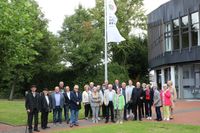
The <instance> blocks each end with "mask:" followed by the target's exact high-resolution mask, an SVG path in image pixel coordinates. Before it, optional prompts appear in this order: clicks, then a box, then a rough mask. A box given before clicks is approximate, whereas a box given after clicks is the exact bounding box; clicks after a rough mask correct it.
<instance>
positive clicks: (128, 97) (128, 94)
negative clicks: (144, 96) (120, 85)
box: [126, 85, 135, 102]
mask: <svg viewBox="0 0 200 133" xmlns="http://www.w3.org/2000/svg"><path fill="white" fill-rule="evenodd" d="M134 88H135V86H133V85H128V86H126V102H129V101H130V100H131V95H132V92H133V89H134Z"/></svg>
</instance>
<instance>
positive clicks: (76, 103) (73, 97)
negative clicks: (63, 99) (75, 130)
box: [70, 85, 82, 127]
mask: <svg viewBox="0 0 200 133" xmlns="http://www.w3.org/2000/svg"><path fill="white" fill-rule="evenodd" d="M78 89H79V86H78V85H75V86H74V91H72V92H71V94H70V111H71V117H70V127H73V126H79V124H78V114H79V110H80V109H81V101H82V95H81V93H80V92H79V91H78Z"/></svg>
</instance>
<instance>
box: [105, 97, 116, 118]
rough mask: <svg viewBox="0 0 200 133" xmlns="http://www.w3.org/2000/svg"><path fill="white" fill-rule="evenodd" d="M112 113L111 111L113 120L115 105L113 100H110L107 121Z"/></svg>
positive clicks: (107, 108)
mask: <svg viewBox="0 0 200 133" xmlns="http://www.w3.org/2000/svg"><path fill="white" fill-rule="evenodd" d="M110 113H111V121H114V106H113V102H112V101H110V102H109V104H108V106H106V121H108V120H109V114H110Z"/></svg>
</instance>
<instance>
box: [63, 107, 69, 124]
mask: <svg viewBox="0 0 200 133" xmlns="http://www.w3.org/2000/svg"><path fill="white" fill-rule="evenodd" d="M64 116H65V121H66V122H67V123H68V122H69V105H65V106H64Z"/></svg>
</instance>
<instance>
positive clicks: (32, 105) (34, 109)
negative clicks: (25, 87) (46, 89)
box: [25, 85, 40, 133]
mask: <svg viewBox="0 0 200 133" xmlns="http://www.w3.org/2000/svg"><path fill="white" fill-rule="evenodd" d="M36 90H37V88H36V86H35V85H32V86H31V92H29V93H28V94H27V95H26V101H25V107H26V111H27V113H28V126H29V133H32V132H33V131H32V129H33V128H32V122H33V117H34V131H36V132H40V131H39V130H38V112H39V111H40V94H39V93H37V92H36Z"/></svg>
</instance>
